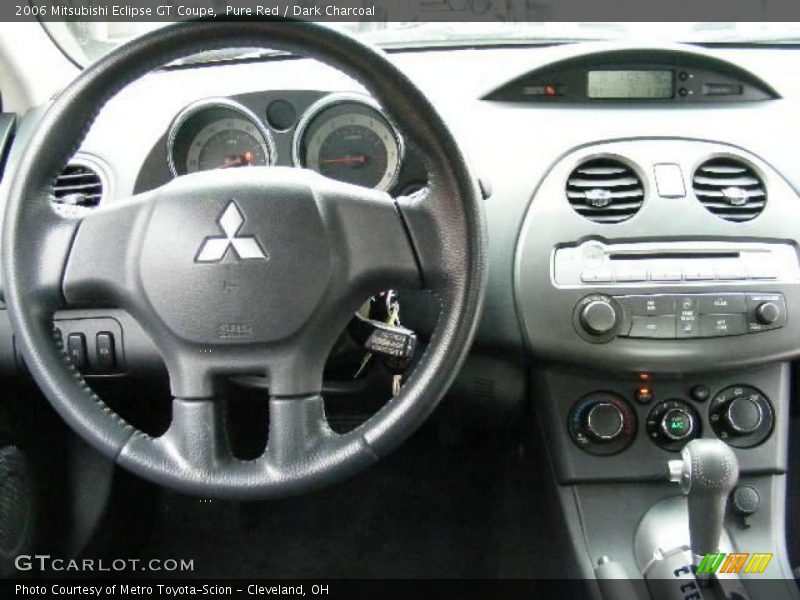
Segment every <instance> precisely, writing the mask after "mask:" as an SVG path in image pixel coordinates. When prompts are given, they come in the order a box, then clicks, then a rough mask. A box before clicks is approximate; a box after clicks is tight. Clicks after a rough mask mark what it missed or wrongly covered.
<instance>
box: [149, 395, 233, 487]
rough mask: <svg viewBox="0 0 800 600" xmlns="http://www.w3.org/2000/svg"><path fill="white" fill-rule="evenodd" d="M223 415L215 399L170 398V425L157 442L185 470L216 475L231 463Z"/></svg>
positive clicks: (220, 406) (218, 401)
mask: <svg viewBox="0 0 800 600" xmlns="http://www.w3.org/2000/svg"><path fill="white" fill-rule="evenodd" d="M224 413H225V405H224V403H223V402H221V401H220V400H218V399H216V398H209V399H202V400H198V399H189V400H185V399H181V398H174V399H173V401H172V423H171V424H170V426H169V429H168V430H167V432H166V433H165V434H164V435H163V436H161V438H159V441H160V442H161V443H162V444H163V445H164V446H166V447H167V452H168V453H169V455H171V456H173V457H174V459H175V461H176V462H178V463H181V464H183V465H185V466H186V468H190V469H193V470H195V471H198V472H202V471H217V470H219V469H220V467H221V466H223V465H226V464H228V463H230V462H231V460H232V454H231V451H230V446H229V444H228V438H227V432H226V428H225V420H224Z"/></svg>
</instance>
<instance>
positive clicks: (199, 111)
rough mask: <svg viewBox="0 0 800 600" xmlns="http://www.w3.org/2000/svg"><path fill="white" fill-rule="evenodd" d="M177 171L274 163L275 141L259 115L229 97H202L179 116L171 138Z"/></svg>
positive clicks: (169, 149)
mask: <svg viewBox="0 0 800 600" xmlns="http://www.w3.org/2000/svg"><path fill="white" fill-rule="evenodd" d="M167 146H168V147H167V152H168V155H167V156H168V159H169V166H170V169H171V170H172V173H173V175H185V174H187V173H194V172H196V171H206V170H209V169H229V168H233V167H251V166H265V165H270V164H272V163H273V162H274V159H275V150H274V148H275V144H274V142H273V140H272V136H271V135H270V133H269V130H268V129H267V128H266V127H265V126H264V124H263V123H261V121H260V120H259V118H258V117H257V116H256V115H255V113H253V112H252V111H250V110H249V109H247V108H246V107H244V106H243V105H241V104H239V103H238V102H234V101H232V100H228V99H227V98H211V99H207V100H201V101H200V102H197V103H195V104H192V105H190V106H189V107H187V108H186V109H184V110H183V111H182V112H181V114H179V115H178V117H176V119H175V121H174V123H173V124H172V127H171V128H170V133H169V137H168V142H167Z"/></svg>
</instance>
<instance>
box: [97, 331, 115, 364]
mask: <svg viewBox="0 0 800 600" xmlns="http://www.w3.org/2000/svg"><path fill="white" fill-rule="evenodd" d="M95 353H96V355H97V369H98V370H99V371H104V372H107V371H113V370H114V367H115V366H116V364H117V353H116V350H115V348H114V334H113V333H111V332H109V331H101V332H100V333H98V334H97V337H96V338H95Z"/></svg>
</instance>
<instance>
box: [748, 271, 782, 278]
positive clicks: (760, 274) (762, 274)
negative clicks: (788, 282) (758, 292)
mask: <svg viewBox="0 0 800 600" xmlns="http://www.w3.org/2000/svg"><path fill="white" fill-rule="evenodd" d="M777 278H778V274H777V273H776V272H775V271H773V270H772V269H751V270H750V279H777Z"/></svg>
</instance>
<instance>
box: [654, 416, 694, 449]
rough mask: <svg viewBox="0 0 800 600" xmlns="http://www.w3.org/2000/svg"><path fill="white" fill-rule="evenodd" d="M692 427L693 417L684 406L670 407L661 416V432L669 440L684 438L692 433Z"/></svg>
mask: <svg viewBox="0 0 800 600" xmlns="http://www.w3.org/2000/svg"><path fill="white" fill-rule="evenodd" d="M694 428H695V419H694V417H693V416H692V414H691V413H690V412H689V411H688V410H686V409H685V408H680V407H677V408H670V409H669V410H668V411H667V412H666V413H664V416H663V417H661V433H662V434H663V435H664V437H666V438H668V439H670V440H674V441H676V442H677V441H681V440H685V439H687V438H689V437H690V436H691V435H692V433H693V432H694Z"/></svg>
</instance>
